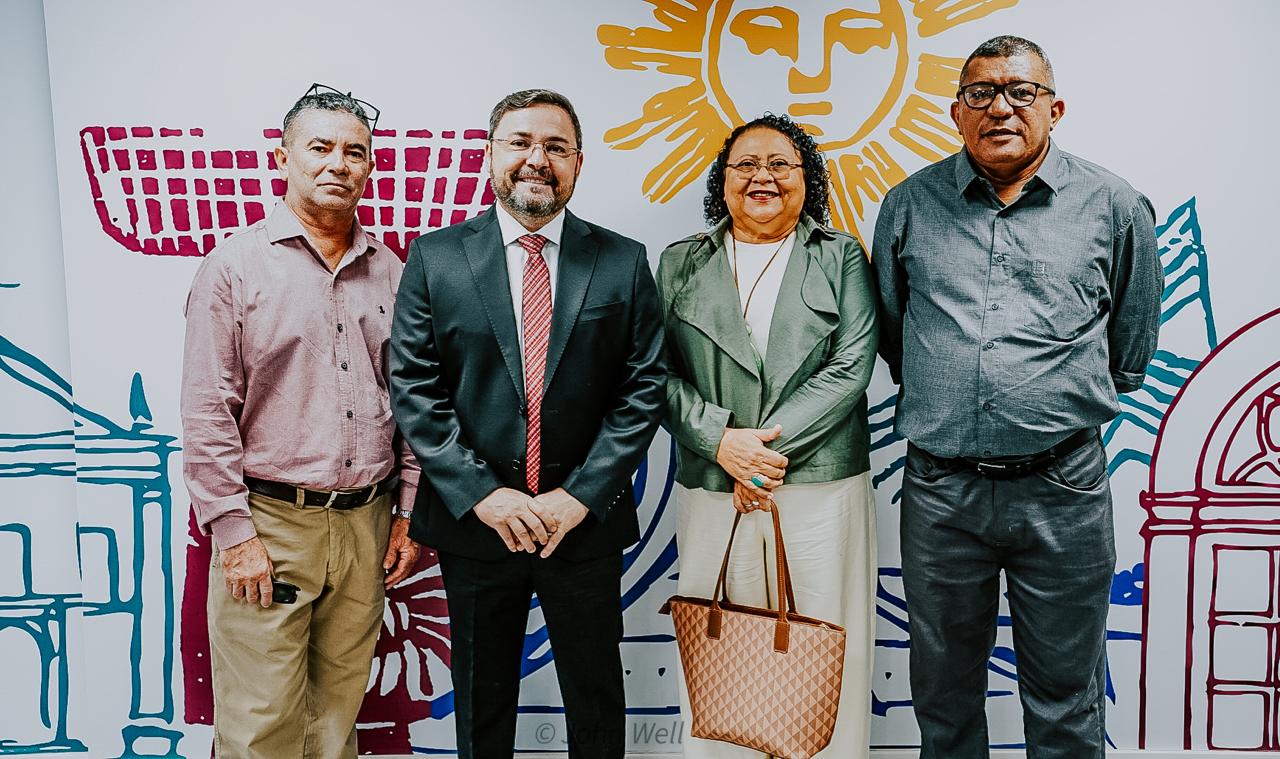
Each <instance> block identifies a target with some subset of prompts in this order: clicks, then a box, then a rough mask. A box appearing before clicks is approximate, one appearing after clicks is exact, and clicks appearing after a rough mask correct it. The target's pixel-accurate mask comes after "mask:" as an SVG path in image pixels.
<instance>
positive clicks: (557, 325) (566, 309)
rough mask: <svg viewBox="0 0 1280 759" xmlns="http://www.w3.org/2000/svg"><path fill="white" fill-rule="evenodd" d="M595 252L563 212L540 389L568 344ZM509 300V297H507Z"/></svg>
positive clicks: (582, 227) (585, 231)
mask: <svg viewBox="0 0 1280 759" xmlns="http://www.w3.org/2000/svg"><path fill="white" fill-rule="evenodd" d="M598 255H599V249H598V248H597V246H596V241H595V239H594V238H593V237H592V236H591V230H590V229H589V228H588V227H587V225H586V224H584V223H583V222H582V220H581V219H579V218H578V217H577V216H574V215H573V214H571V213H569V211H568V210H566V211H565V212H564V229H563V231H562V232H561V233H560V252H559V254H558V256H559V259H558V263H557V271H556V295H555V303H554V304H553V307H552V310H551V336H550V338H549V339H548V341H547V371H546V375H545V378H544V379H543V384H542V386H543V387H544V388H546V387H549V386H550V385H551V378H552V377H554V376H555V373H556V367H557V366H559V365H560V357H561V356H562V355H563V354H564V346H565V344H566V343H567V342H569V334H570V333H572V332H573V325H574V324H576V323H577V322H578V314H579V312H581V311H582V303H583V301H584V300H585V299H586V297H587V286H588V285H590V284H591V276H592V275H593V274H594V273H595V270H596V259H597V257H598ZM508 299H509V298H508Z"/></svg>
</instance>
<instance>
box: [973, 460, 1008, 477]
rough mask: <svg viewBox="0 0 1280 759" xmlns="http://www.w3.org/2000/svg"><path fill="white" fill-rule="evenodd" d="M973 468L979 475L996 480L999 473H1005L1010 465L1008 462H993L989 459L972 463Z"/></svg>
mask: <svg viewBox="0 0 1280 759" xmlns="http://www.w3.org/2000/svg"><path fill="white" fill-rule="evenodd" d="M974 468H975V469H977V470H978V476H979V477H985V478H986V479H989V480H996V479H1000V476H1001V475H1007V474H1008V473H1009V470H1010V469H1011V468H1012V467H1011V466H1010V465H1009V464H993V463H991V462H990V461H979V462H977V463H976V464H974Z"/></svg>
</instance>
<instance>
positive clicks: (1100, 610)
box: [901, 439, 1116, 759]
mask: <svg viewBox="0 0 1280 759" xmlns="http://www.w3.org/2000/svg"><path fill="white" fill-rule="evenodd" d="M901 527H902V578H903V585H904V588H905V590H906V596H907V608H908V611H909V613H910V618H911V694H912V700H913V702H914V706H915V713H916V720H917V722H918V723H919V725H920V740H921V749H920V756H921V759H976V758H978V757H988V756H990V751H989V749H988V743H989V740H988V736H987V719H986V711H985V702H986V691H987V661H988V657H989V656H990V654H991V649H992V646H993V645H994V643H995V635H996V614H997V609H998V608H999V575H1000V571H1001V570H1004V573H1005V582H1006V585H1007V586H1008V595H1009V611H1010V614H1011V616H1012V618H1013V643H1014V649H1015V651H1016V654H1017V661H1018V689H1019V695H1020V697H1021V699H1022V711H1023V729H1024V732H1025V735H1026V743H1027V756H1028V757H1029V758H1030V759H1048V758H1049V757H1054V758H1055V759H1056V758H1057V757H1062V759H1090V758H1091V757H1097V758H1098V759H1102V757H1103V756H1104V752H1105V738H1104V719H1105V703H1104V699H1105V696H1106V622H1107V608H1108V605H1109V599H1110V588H1111V579H1112V576H1113V573H1114V571H1115V558H1116V553H1115V541H1114V531H1113V528H1112V520H1111V487H1110V484H1109V482H1108V479H1107V460H1106V452H1105V451H1104V450H1103V448H1102V444H1101V442H1100V441H1097V440H1096V439H1095V440H1094V441H1091V442H1090V443H1087V444H1086V445H1084V446H1082V447H1080V448H1078V449H1076V450H1075V451H1072V452H1070V453H1068V454H1065V455H1064V456H1062V457H1060V458H1059V459H1058V460H1057V461H1055V462H1054V463H1052V464H1051V465H1050V466H1049V467H1048V468H1047V469H1045V470H1043V471H1041V472H1037V473H1034V474H1031V475H1028V476H1025V477H1021V478H1018V479H1012V480H1003V481H997V480H989V479H984V478H981V477H979V476H978V475H977V474H976V473H974V472H972V471H969V470H966V469H959V468H955V467H953V466H950V465H948V463H947V462H945V461H944V460H941V459H937V458H935V457H933V456H931V455H930V454H928V453H927V452H925V451H923V450H921V449H919V448H917V447H916V446H914V445H911V446H909V447H908V450H907V463H906V470H905V472H904V474H903V482H902V518H901Z"/></svg>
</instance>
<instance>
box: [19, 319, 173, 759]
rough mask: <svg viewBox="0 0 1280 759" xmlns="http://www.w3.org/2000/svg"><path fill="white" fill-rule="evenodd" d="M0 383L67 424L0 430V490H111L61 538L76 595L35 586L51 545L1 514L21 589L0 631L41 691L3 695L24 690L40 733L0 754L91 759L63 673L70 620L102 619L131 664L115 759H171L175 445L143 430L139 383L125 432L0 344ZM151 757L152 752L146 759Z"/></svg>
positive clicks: (146, 419) (26, 356)
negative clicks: (25, 650) (27, 644)
mask: <svg viewBox="0 0 1280 759" xmlns="http://www.w3.org/2000/svg"><path fill="white" fill-rule="evenodd" d="M0 372H3V375H4V377H3V379H6V380H10V381H11V382H12V383H16V386H13V385H11V386H9V387H6V388H5V391H4V392H5V396H6V397H7V398H9V399H11V400H12V401H14V402H21V403H35V402H45V403H48V402H52V403H54V404H57V405H58V406H61V407H62V408H63V409H65V410H66V411H69V412H70V413H71V415H72V419H73V423H74V429H55V430H24V429H12V428H6V429H4V430H0V479H8V478H35V479H40V478H55V477H74V478H76V479H77V480H78V481H79V482H80V483H83V484H85V485H90V486H95V487H98V486H101V487H103V488H105V489H107V490H109V491H110V493H109V494H108V495H107V498H106V503H107V504H108V505H107V506H106V507H105V508H102V509H101V510H98V509H96V508H95V509H94V510H93V511H92V512H86V511H83V510H82V511H81V512H80V519H79V522H78V524H76V525H74V526H72V527H70V528H71V529H74V530H75V532H76V547H77V554H78V557H79V560H80V572H81V575H82V577H85V578H87V579H86V582H85V583H84V585H85V587H84V589H83V590H82V591H81V592H78V593H69V592H60V591H57V590H48V589H46V585H47V583H46V582H45V581H44V579H45V578H44V577H42V575H44V574H47V572H48V564H46V563H41V562H37V561H35V558H36V557H35V553H36V551H35V545H36V544H37V543H40V542H45V543H48V542H54V541H50V540H49V539H48V537H49V536H43V537H44V540H42V536H40V535H37V534H33V530H32V525H31V520H29V519H28V520H23V516H24V515H23V514H22V513H21V507H22V506H24V505H28V504H26V503H21V504H17V503H10V504H5V505H4V506H0V535H4V534H6V533H7V534H8V535H13V536H16V538H17V540H16V541H14V542H15V543H16V548H17V549H18V550H16V551H5V552H3V553H0V557H2V559H0V560H2V561H3V563H4V570H2V573H3V574H4V575H6V576H9V577H18V578H20V581H19V586H18V588H17V590H18V591H19V592H17V593H13V592H6V593H5V594H3V595H0V630H18V631H21V632H24V633H26V634H28V635H30V637H31V639H32V641H33V642H34V644H35V651H36V653H37V655H38V656H39V661H40V667H39V669H38V671H39V677H38V678H37V679H38V681H39V682H34V683H21V682H19V683H7V684H6V687H12V688H17V689H20V688H24V687H28V688H30V691H29V692H30V694H31V697H32V698H33V699H34V700H35V703H36V704H38V709H39V714H40V727H41V728H42V729H41V730H37V731H35V734H33V735H31V736H30V737H27V738H22V739H18V738H14V737H11V736H0V754H20V753H46V752H58V751H75V752H81V751H87V750H88V748H87V747H86V745H85V744H84V743H83V742H82V741H81V740H80V739H79V738H77V737H76V735H75V731H74V728H73V727H71V726H69V725H68V723H67V718H68V708H69V706H70V697H71V693H70V689H69V683H70V680H71V672H70V667H71V666H72V662H77V663H79V662H82V661H83V660H82V659H80V658H79V657H78V655H77V654H76V652H74V651H72V650H69V647H68V635H67V630H68V625H69V624H71V623H72V621H73V620H71V616H72V615H75V616H76V617H77V619H76V620H74V621H75V622H78V623H80V624H81V625H82V629H83V630H84V631H85V634H86V635H91V634H93V631H94V630H95V629H96V628H97V627H98V625H99V624H102V623H100V622H99V620H100V619H102V620H113V619H120V618H123V619H124V620H126V621H127V625H128V629H129V630H130V633H129V637H128V639H127V641H122V646H121V649H122V650H121V651H120V654H121V655H122V656H126V657H127V658H128V661H129V662H130V670H129V678H130V682H129V687H128V689H127V692H128V697H129V706H128V718H129V722H128V723H126V724H122V725H120V735H121V740H122V742H123V745H124V751H123V753H122V754H121V756H122V757H125V758H130V757H142V756H177V746H178V742H179V741H180V740H181V738H182V736H183V734H182V732H181V731H180V730H177V729H174V727H173V724H174V722H175V720H176V718H177V714H176V710H175V708H174V690H175V689H174V682H173V679H174V666H173V664H174V649H175V645H176V642H177V641H176V637H175V634H174V633H175V622H176V620H177V606H176V597H175V587H174V566H173V546H172V544H171V543H170V542H169V541H168V540H166V539H163V536H168V535H169V534H171V533H170V530H171V520H172V518H173V513H172V512H173V499H172V488H171V485H170V482H169V458H170V456H171V455H172V454H174V453H175V452H177V450H178V449H177V448H176V447H175V446H174V441H175V438H174V437H173V436H172V435H164V434H158V433H156V432H153V431H152V424H151V421H152V415H151V410H150V408H149V407H148V405H147V399H146V394H145V392H144V390H143V384H142V377H141V376H139V375H138V374H134V375H133V381H132V387H131V390H130V393H129V398H128V418H129V421H128V422H124V423H121V422H117V421H115V420H113V419H112V418H111V417H109V416H107V415H105V414H102V413H98V412H94V411H91V410H89V409H85V408H82V407H81V406H79V405H78V404H76V403H75V402H74V401H73V400H72V398H71V385H70V383H69V382H67V380H66V379H65V378H64V377H62V376H60V375H59V374H58V373H57V372H55V371H54V370H53V369H51V368H50V367H49V366H48V365H47V364H46V363H45V362H43V361H41V360H40V359H39V358H37V357H36V356H34V355H32V354H31V353H29V352H27V351H26V350H23V349H22V348H20V347H19V346H18V345H16V344H15V343H13V342H12V341H10V340H9V339H8V338H6V337H5V336H4V335H0ZM37 489H38V485H37ZM10 520H19V521H10ZM40 526H41V527H43V526H45V525H40ZM148 538H151V539H148ZM42 569H43V570H45V571H43V572H42V571H41V570H42ZM81 708H83V705H81ZM156 749H159V750H160V752H161V753H150V752H151V751H153V750H156ZM144 751H145V752H147V753H143V752H144Z"/></svg>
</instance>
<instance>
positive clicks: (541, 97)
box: [489, 90, 582, 149]
mask: <svg viewBox="0 0 1280 759" xmlns="http://www.w3.org/2000/svg"><path fill="white" fill-rule="evenodd" d="M535 105H554V106H556V107H558V108H561V109H563V110H564V112H565V113H567V114H569V120H570V121H572V122H573V136H574V139H576V140H577V141H578V144H577V147H578V148H579V149H581V148H582V124H580V123H579V122H578V114H577V113H576V112H575V111H574V110H573V103H570V102H569V98H567V97H565V96H564V95H561V94H560V93H559V92H554V91H552V90H520V91H519V92H513V93H511V94H510V95H507V96H506V97H504V98H503V99H501V100H499V101H498V104H497V105H495V106H494V107H493V111H492V112H491V113H490V114H489V136H490V137H492V136H493V133H494V132H496V131H497V130H498V122H500V121H502V117H503V116H505V115H507V113H508V112H509V111H518V110H520V109H521V108H528V107H530V106H535Z"/></svg>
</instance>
